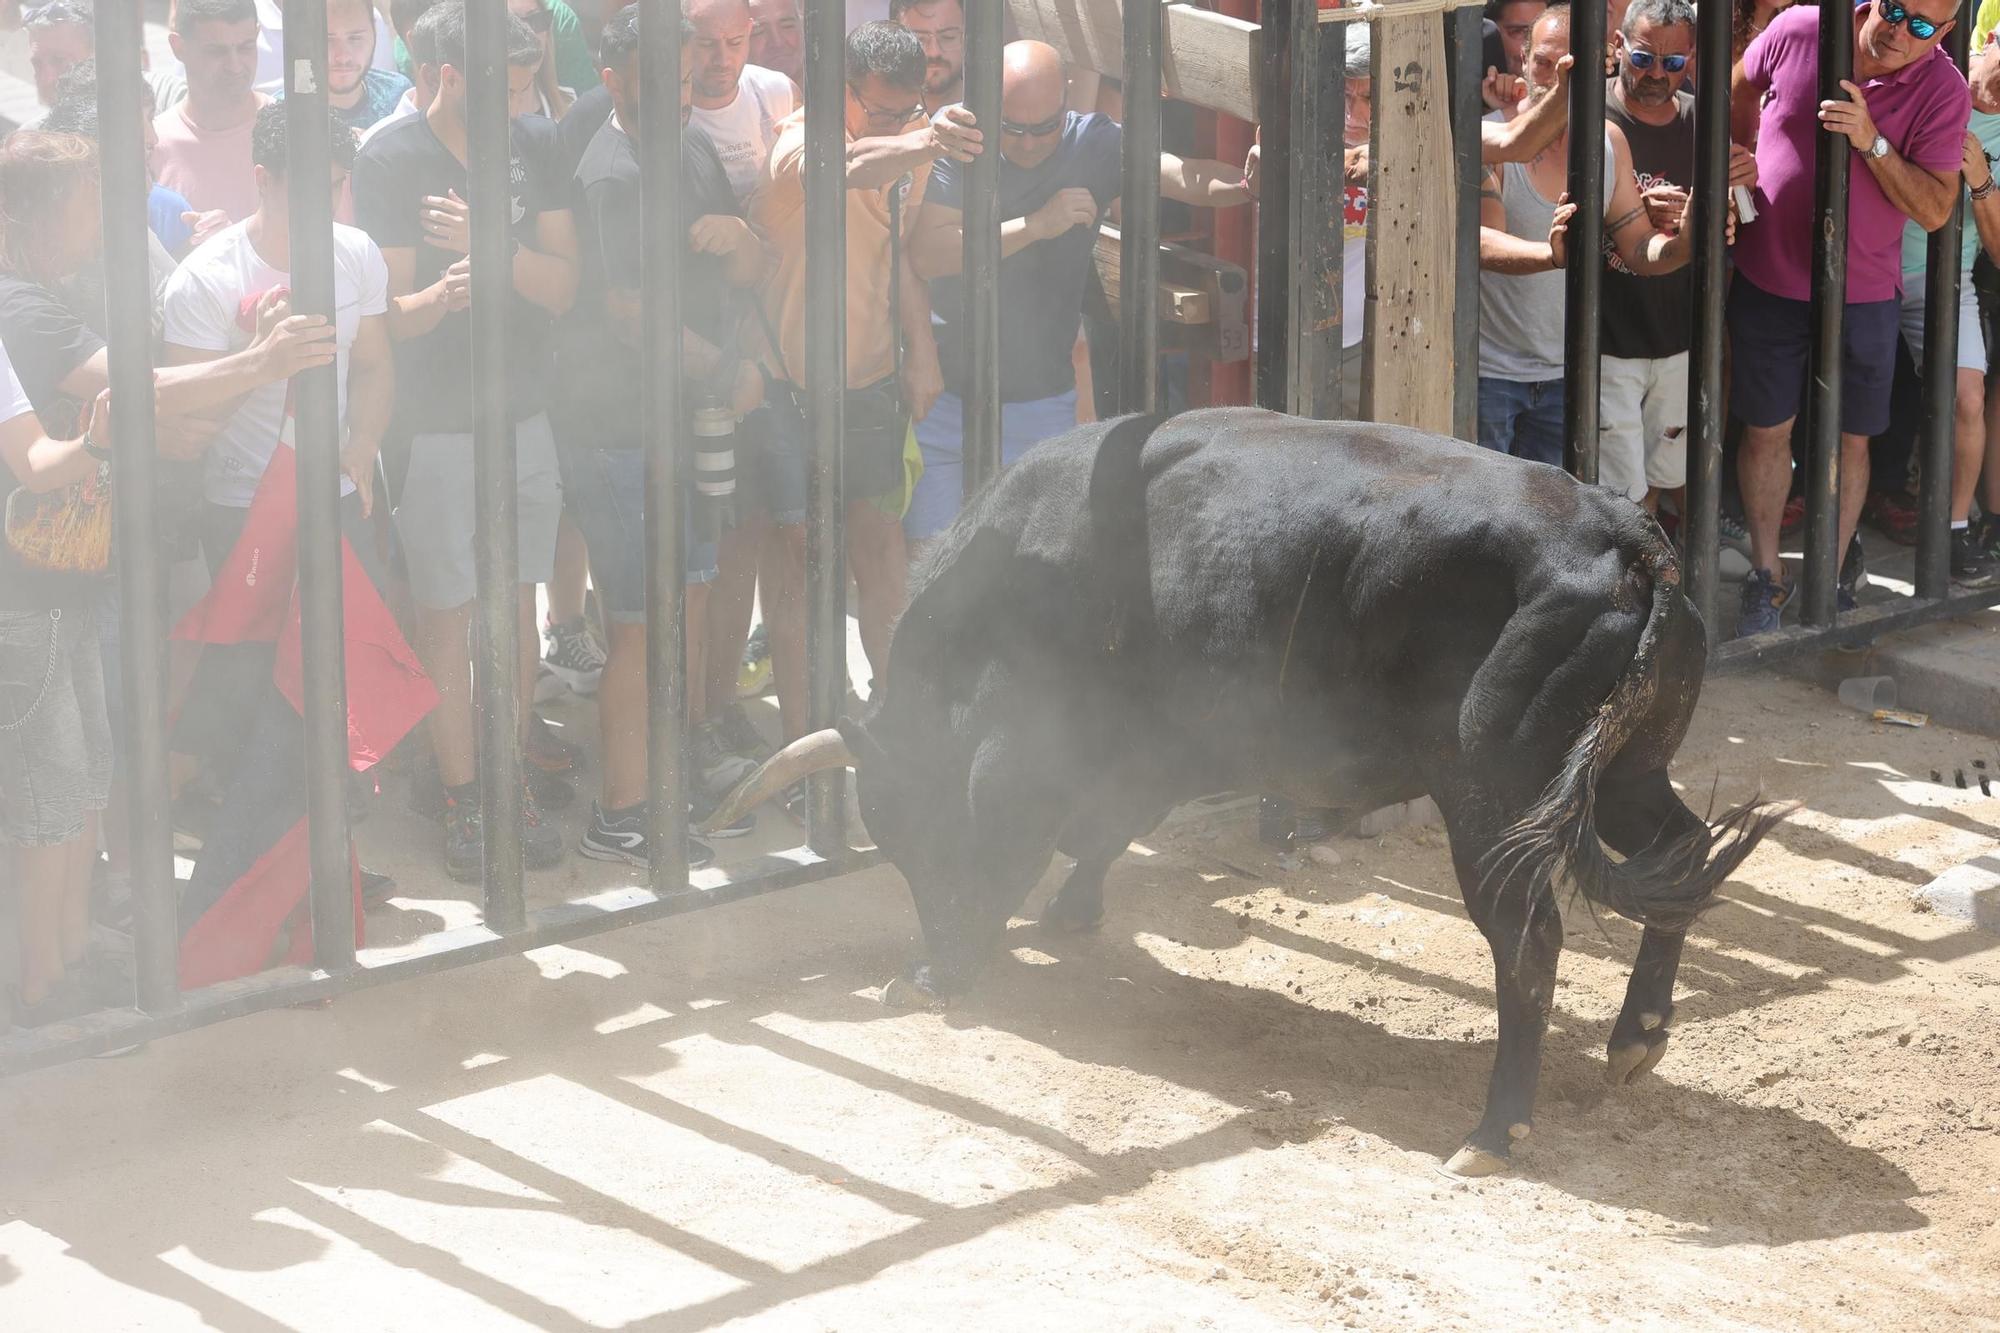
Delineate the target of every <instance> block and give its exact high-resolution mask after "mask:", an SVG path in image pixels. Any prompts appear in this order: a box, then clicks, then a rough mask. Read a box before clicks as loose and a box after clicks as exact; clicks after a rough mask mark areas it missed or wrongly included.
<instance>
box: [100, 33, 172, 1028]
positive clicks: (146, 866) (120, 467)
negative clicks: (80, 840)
mask: <svg viewBox="0 0 2000 1333" xmlns="http://www.w3.org/2000/svg"><path fill="white" fill-rule="evenodd" d="M96 12H97V51H98V58H97V98H98V120H99V126H98V137H99V151H100V152H101V154H102V180H103V185H102V196H103V229H104V305H105V318H106V321H107V322H108V324H109V326H110V327H109V329H108V333H109V342H110V365H111V397H112V401H113V404H114V413H115V418H116V419H115V421H114V422H113V424H112V446H111V447H112V451H113V453H114V454H115V459H114V461H113V463H112V471H113V473H114V474H115V476H116V477H117V487H118V503H117V504H115V505H113V506H112V520H113V522H114V524H115V525H116V529H117V531H116V543H117V551H118V586H119V589H120V593H121V596H120V598H119V601H120V605H121V608H122V612H121V621H120V625H119V647H120V659H119V662H120V672H121V674H122V675H123V677H124V705H125V720H126V737H125V754H124V764H123V768H124V781H125V794H126V808H127V810H128V812H129V818H130V821H131V856H132V913H133V922H132V942H133V946H134V950H135V957H134V965H135V971H136V972H137V974H138V977H137V980H138V1001H139V1007H140V1008H141V1009H144V1010H145V1011H146V1012H148V1013H153V1014H158V1013H165V1012H168V1011H170V1010H173V1009H178V1008H179V1007H180V1005H181V995H180V974H179V968H180V962H179V960H180V923H179V920H178V906H177V903H176V892H175V884H174V858H173V832H172V823H171V814H170V800H171V798H170V795H169V793H168V789H167V678H166V638H167V634H166V586H165V577H164V575H165V570H164V568H163V562H162V561H161V560H160V558H159V552H160V541H159V516H158V512H157V510H156V507H155V505H156V500H155V497H156V496H157V495H158V493H159V490H158V484H157V482H156V480H155V477H156V468H155V466H154V459H155V456H156V455H155V441H154V434H153V348H152V329H153V310H152V305H153V284H152V281H151V277H150V266H149V264H148V262H147V248H148V247H147V244H146V193H147V184H146V181H147V175H146V149H145V145H144V143H143V142H142V140H141V136H140V126H139V121H140V118H141V117H142V116H144V115H146V114H147V112H146V110H145V108H143V107H142V106H141V104H140V100H139V99H140V97H141V95H142V93H143V90H144V88H145V84H144V83H143V82H142V78H141V75H140V73H139V47H138V43H136V42H135V41H133V34H134V33H136V32H138V31H139V28H140V15H141V12H142V10H141V0H100V3H99V4H98V6H97V11H96Z"/></svg>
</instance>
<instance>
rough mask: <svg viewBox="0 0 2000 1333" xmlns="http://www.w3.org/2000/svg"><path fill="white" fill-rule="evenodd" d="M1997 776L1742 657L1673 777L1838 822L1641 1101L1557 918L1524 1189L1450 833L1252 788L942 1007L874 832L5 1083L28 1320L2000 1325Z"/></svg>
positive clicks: (1587, 947) (13, 1287)
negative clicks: (894, 978)
mask: <svg viewBox="0 0 2000 1333" xmlns="http://www.w3.org/2000/svg"><path fill="white" fill-rule="evenodd" d="M1982 760H1983V761H1985V762H1986V763H1987V764H1988V765H1989V767H1990V768H1991V769H1994V770H2000V744H1996V743H1995V742H1992V741H1988V740H1983V739H1980V738H1976V737H1969V736H1963V735H1958V734H1954V733H1951V732H1948V731H1945V730H1942V729H1936V728H1933V729H1930V730H1926V731H1921V732H1908V731H1894V730H1883V729H1880V728H1878V727H1876V726H1875V725H1874V724H1872V723H1869V722H1867V721H1865V720H1863V719H1861V718H1860V717H1858V716H1857V715H1853V714H1846V713H1843V712H1841V711H1840V710H1839V709H1838V707H1837V705H1835V704H1834V702H1833V701H1832V699H1831V697H1830V696H1828V695H1826V694H1824V693H1821V692H1819V691H1816V690H1813V689H1811V688H1809V687H1806V686H1803V685H1798V684H1794V683H1791V682H1786V681H1779V680H1772V679H1763V678H1756V679H1742V680H1729V681H1724V682H1720V683H1717V684H1714V685H1712V686H1711V687H1710V689H1709V692H1708V695H1707V699H1706V701H1705V703H1704V707H1703V710H1702V713H1701V715H1700V717H1699V719H1698V720H1697V723H1696V727H1695V732H1694V735H1693V736H1692V737H1691V739H1690V741H1689V743H1688V745H1687V746H1686V748H1685V749H1684V751H1683V754H1682V760H1681V763H1680V765H1679V768H1678V770H1677V772H1678V776H1679V777H1680V778H1681V779H1682V780H1683V781H1685V782H1686V783H1687V784H1688V785H1689V786H1690V787H1691V788H1694V789H1696V790H1697V791H1698V793H1699V795H1700V799H1701V800H1702V801H1705V800H1706V798H1707V794H1708V789H1709V786H1710V783H1711V782H1712V781H1714V780H1716V779H1717V778H1718V776H1719V781H1720V796H1721V798H1722V799H1724V800H1728V799H1731V798H1733V797H1737V796H1741V795H1743V794H1746V793H1747V792H1749V791H1750V790H1752V789H1754V788H1757V787H1761V788H1762V789H1763V790H1764V791H1765V792H1766V793H1767V794H1770V795H1774V796H1796V797H1800V798H1803V799H1804V800H1805V801H1806V802H1807V803H1808V806H1809V809H1808V811H1807V812H1806V813H1804V814H1802V815H1800V816H1798V817H1797V818H1796V819H1795V820H1794V821H1793V822H1792V823H1790V824H1789V825H1787V826H1785V827H1784V828H1782V829H1781V830H1780V831H1779V832H1778V833H1777V834H1776V835H1775V836H1774V837H1773V838H1772V839H1771V840H1770V841H1769V842H1768V843H1767V844H1766V845H1765V847H1764V849H1763V850H1761V851H1760V852H1759V854H1758V855H1757V856H1756V857H1755V858H1754V859H1753V860H1752V861H1751V862H1750V863H1749V865H1748V866H1747V867H1746V868H1745V870H1744V872H1743V873H1742V875H1741V876H1740V877H1739V878H1738V879H1737V880H1736V881H1734V882H1732V883H1731V884H1730V886H1729V888H1728V891H1727V892H1728V898H1729V901H1728V902H1727V904H1726V905H1724V906H1722V907H1720V908H1719V909H1717V910H1716V911H1715V912H1713V913H1712V914H1711V915H1710V916H1708V917H1707V918H1706V920H1705V921H1704V923H1703V925H1702V927H1701V929H1700V931H1699V933H1698V935H1697V936H1696V937H1695V938H1693V939H1692V940H1691V941H1690V945H1689V949H1688V953H1687V958H1686V962H1685V964H1684V966H1683V968H1682V971H1681V988H1680V995H1679V1000H1678V1004H1679V1013H1678V1017H1677V1020H1676V1035H1675V1038H1674V1044H1673V1049H1672V1050H1671V1051H1670V1052H1669V1054H1668V1057H1667V1059H1666V1060H1665V1061H1664V1062H1663V1063H1662V1064H1661V1066H1660V1067H1659V1069H1658V1070H1657V1072H1656V1073H1655V1074H1654V1075H1653V1076H1651V1077H1649V1078H1648V1079H1646V1080H1645V1081H1644V1082H1643V1083H1642V1084H1641V1085H1640V1086H1637V1087H1634V1088H1631V1089H1625V1090H1620V1091H1617V1092H1611V1091H1609V1090H1607V1089H1606V1087H1605V1086H1604V1084H1603V1083H1602V1082H1601V1073H1602V1070H1603V1057H1602V1047H1603V1043H1604V1040H1605V1037H1606V1035H1607V1032H1608V1029H1609V1026H1610V1023H1611V1019H1612V1017H1613V1014H1614V1012H1615V1010H1616V1007H1617V1004H1618V1000H1619V997H1620V995H1621V994H1622V990H1623V986H1624V980H1625V975H1626V969H1627V966H1628V964H1629V960H1630V958H1631V956H1632V953H1633V950H1634V948H1635V946H1636V932H1635V931H1634V930H1633V929H1631V928H1630V927H1628V926H1627V925H1626V924H1624V923H1623V922H1618V921H1608V922H1606V923H1604V924H1603V925H1602V926H1599V925H1597V924H1593V923H1592V922H1591V921H1590V920H1589V919H1588V917H1587V916H1583V915H1581V914H1579V915H1578V916H1576V917H1574V918H1573V919H1572V921H1571V925H1570V934H1569V944H1570V948H1569V950H1568V951H1567V953H1566V955H1565V957H1564V961H1563V968H1562V984H1561V986H1560V989H1559V990H1558V993H1557V998H1556V1010H1557V1012H1556V1021H1555V1027H1554V1030H1553V1031H1552V1033H1551V1037H1550V1041H1549V1047H1548V1053H1547V1058H1546V1061H1545V1067H1544V1079H1543V1085H1542V1098H1541V1103H1540V1113H1539V1116H1538V1121H1537V1128H1536V1132H1535V1136H1534V1138H1533V1139H1532V1140H1531V1141H1530V1145H1529V1146H1528V1148H1527V1149H1526V1150H1525V1151H1524V1152H1523V1153H1522V1154H1521V1155H1520V1158H1519V1161H1518V1165H1517V1167H1516V1169H1515V1170H1514V1171H1513V1172H1512V1173H1511V1174H1510V1175H1508V1176H1504V1177H1499V1178H1495V1179H1492V1180H1486V1181H1480V1182H1476V1183H1469V1184H1468V1183H1462V1182H1457V1181H1453V1180H1451V1179H1448V1178H1446V1177H1445V1176H1443V1175H1442V1174H1441V1173H1440V1172H1439V1171H1438V1169H1437V1163H1438V1161H1439V1158H1440V1156H1441V1155H1443V1154H1447V1153H1449V1152H1450V1151H1451V1150H1452V1149H1453V1148H1454V1147H1455V1146H1456V1145H1457V1142H1458V1140H1459V1137H1460V1135H1462V1134H1463V1133H1464V1131H1465V1130H1466V1129H1468V1128H1469V1127H1470V1126H1471V1124H1472V1123H1473V1122H1474V1120H1475V1119H1476V1118H1477V1115H1478V1106H1479V1102H1480V1099H1481V1097H1482V1096H1483V1092H1484V1087H1485V1080H1486V1075H1487V1071H1488V1066H1489V1063H1490V1061H1491V1058H1492V1052H1493V1036H1494V1019H1493V1011H1492V996H1491V963H1490V960H1489V957H1488V955H1487V953H1486V950H1485V947H1484V945H1483V943H1482V942H1481V941H1480V939H1479V938H1478V936H1477V934H1476V932H1475V931H1474V930H1473V929H1472V927H1471V926H1470V924H1469V923H1468V922H1467V921H1466V920H1465V918H1464V914H1463V911H1462V909H1461V907H1460V906H1459V903H1458V895H1457V890H1456V887H1455V885H1454V883H1453V881H1452V878H1451V875H1450V872H1449V868H1448V865H1447V861H1446V856H1445V850H1444V847H1443V840H1442V835H1441V833H1440V832H1439V831H1438V830H1435V829H1408V830H1403V831H1400V832H1397V833H1393V834H1390V835H1388V836H1386V837H1385V838H1383V839H1381V840H1379V841H1372V842H1356V841H1346V842H1343V843H1341V844H1339V846H1338V850H1339V852H1340V854H1341V856H1342V861H1341V863H1340V864H1338V865H1334V866H1328V865H1323V864H1320V863H1318V862H1312V861H1308V862H1306V863H1304V864H1303V865H1302V866H1300V867H1299V868H1297V869H1294V870H1289V871H1288V870H1284V869H1282V868H1281V867H1280V866H1279V865H1278V863H1277V862H1276V860H1275V858H1274V857H1272V856H1270V855H1268V854H1267V853H1266V852H1265V851H1264V850H1263V849H1261V848H1260V847H1259V846H1258V845H1257V844H1256V843H1255V841H1254V838H1253V836H1252V832H1253V831H1252V829H1251V828H1250V827H1249V826H1248V825H1247V824H1246V823H1243V822H1240V821H1239V822H1237V823H1233V824H1228V825H1225V826H1224V827H1222V828H1220V829H1217V830H1202V829H1198V828H1192V827H1190V828H1184V829H1182V830H1181V831H1178V832H1173V833H1169V834H1166V835H1163V836H1159V837H1157V838H1155V839H1154V840H1152V841H1150V842H1148V843H1147V844H1145V845H1144V847H1143V849H1138V848H1135V850H1134V851H1133V853H1132V854H1131V855H1130V856H1129V857H1128V858H1127V859H1126V860H1125V862H1124V863H1122V864H1121V865H1120V866H1119V867H1118V868H1117V870H1116V871H1115V872H1114V875H1113V880H1112V891H1111V894H1110V916H1109V919H1108V920H1107V922H1106V925H1105V927H1104V929H1103V931H1102V933H1101V934H1100V935H1098V936H1096V937H1094V938H1090V939H1084V940H1068V941H1062V942H1057V943H1051V942H1049V941H1046V940H1044V939H1042V938H1041V937H1040V936H1039V935H1038V934H1037V933H1036V932H1035V931H1034V930H1033V929H1032V928H1031V927H1030V926H1028V925H1027V924H1026V923H1019V924H1018V925H1017V928H1016V929H1015V931H1014V933H1013V936H1012V938H1011V940H1010V944H1011V945H1012V946H1013V947H1012V953H1011V956H1010V957H1009V958H1007V959H1004V960H1002V962H1001V963H1000V965H999V966H998V967H997V968H996V970H995V973H994V975H993V977H992V979H991V981H990V983H989V984H988V985H987V986H986V987H985V988H984V989H983V990H982V991H981V992H980V993H979V995H978V996H977V997H976V998H975V999H974V1000H972V1001H971V1002H969V1003H967V1004H965V1005H964V1006H962V1007H961V1008H960V1009H958V1010H955V1011H953V1012H952V1013H949V1014H946V1015H942V1016H939V1015H931V1014H903V1013H892V1012H890V1011H888V1010H886V1009H884V1008H883V1007H882V1006H881V1005H879V1004H878V1003H877V1002H876V1000H875V998H874V992H875V988H877V987H878V986H879V985H880V984H881V983H882V982H883V981H884V980H885V979H887V977H888V976H890V975H891V973H892V972H893V971H894V970H895V969H896V968H897V967H899V966H900V965H901V964H902V963H903V962H904V961H905V960H906V959H907V958H908V957H909V956H910V954H911V952H912V950H913V949H914V947H915V940H914V934H915V926H914V919H913V916H912V914H911V911H910V908H909V904H908V899H907V894H906V893H905V891H904V889H903V887H902V884H901V881H900V880H899V879H898V878H897V877H896V876H895V875H894V873H893V872H891V871H887V870H882V871H876V872H871V873H869V874H866V875H860V876H855V877H851V878H849V879H847V880H845V881H841V882H838V883H832V884H826V885H821V886H817V887H812V888H807V889H802V890H797V891H793V892H790V893H785V894H778V895H773V896H771V897H767V898H763V899H759V900H756V901H753V902H750V903H746V904H743V905H740V906H737V907H733V908H725V909H720V910H716V911H710V912H705V913H700V914H697V915H695V916H693V917H688V918H682V919H679V920H676V921H673V922H667V923H663V924H660V925H657V926H651V927H644V928H639V929H634V930H628V931H624V932H620V933H617V934H613V935H609V936H605V937H602V938H600V939H597V940H594V941H589V942H586V943H585V944H584V945H583V946H581V947H574V948H559V949H550V950H544V951H541V952H539V953H537V954H534V955H531V956H529V957H527V958H521V959H510V960H505V961H501V962H495V963H490V964H486V965H483V966H481V967H478V968H475V969H471V970H469V971H464V972H460V973H457V974H454V975H449V976H443V977H437V978H432V979H428V980H424V981H418V982H412V983H408V984H404V985H400V986H394V987H389V988H385V989H380V990H375V991H371V992H366V993H363V994H359V995H356V996H352V997H349V998H347V999H344V1000H342V1001H340V1002H338V1003H337V1004H335V1005H334V1006H333V1007H332V1008H330V1009H326V1010H319V1011H281V1012H276V1013H271V1014H266V1015H262V1016H258V1017H254V1018H249V1019H244V1020H240V1021H237V1022H234V1023H228V1024H224V1025H221V1026H219V1027H214V1028H210V1029H207V1030H204V1031H201V1032H196V1033H192V1034H188V1035H186V1036H182V1037H178V1038H174V1039H171V1040H167V1041H162V1042H159V1043H156V1044H155V1045H154V1046H153V1047H152V1048H150V1049H149V1050H147V1051H146V1052H144V1053H142V1054H140V1055H138V1056H135V1057H132V1058H130V1059H126V1060H121V1061H102V1062H84V1063H81V1064H76V1065H71V1066H67V1067H64V1068H59V1069H55V1070H51V1071H47V1072H44V1073H40V1074H35V1075H30V1076H25V1077H21V1078H17V1079H14V1080H12V1081H10V1082H7V1083H5V1084H0V1125H5V1126H6V1127H7V1130H6V1134H5V1137H4V1141H0V1327H4V1328H6V1329H7V1330H9V1331H10V1333H26V1331H28V1330H42V1329H76V1328H90V1329H114V1328H180V1327H192V1326H203V1325H207V1326H213V1327H217V1328H224V1329H244V1330H264V1329H275V1328H304V1329H341V1330H350V1329H426V1330H434V1329H440V1328H450V1329H458V1328H496V1327H523V1326H531V1327H537V1328H552V1329H574V1328H586V1327H591V1328H596V1327H606V1328H609V1327H623V1326H629V1325H637V1326H642V1327H645V1328H658V1329H707V1328H714V1327H720V1326H729V1325H743V1326H756V1327H768V1328H781V1329H791V1328H802V1329H821V1328H826V1329H840V1328H848V1329H861V1328H866V1329H870V1330H880V1329H891V1330H893V1329H902V1328H911V1329H923V1330H926V1333H929V1331H931V1330H935V1329H937V1328H939V1327H944V1328H952V1329H960V1328H975V1329H1068V1328H1079V1329H1081V1328H1090V1329H1102V1328H1117V1329H1183V1328H1201V1329H1274V1328H1334V1327H1342V1326H1353V1327H1363V1328H1436V1327H1446V1328H1459V1327H1465V1328H1473V1327H1477V1328H1494V1327H1525V1326H1530V1325H1532V1326H1535V1327H1538V1328H1596V1327H1603V1326H1618V1327H1668V1326H1672V1327H1676V1328H1681V1327H1694V1328H1747V1327H1762V1328H1780V1327H1782V1328H1797V1327H1813V1328H1836V1329H1837V1328H1870V1329H1880V1328H1885V1327H1887V1328H1936V1329H1950V1330H1959V1329H1968V1328H1978V1327H2000V1318H1996V1315H1997V1314H2000V1221H1996V1218H2000V1059H1996V1056H2000V1035H1996V1018H2000V938H1996V937H1995V936H1992V935H1989V934H1984V933H1980V932H1977V931H1972V930H1968V929H1964V928H1961V927H1959V926H1958V925H1956V924H1955V923H1952V922H1947V921H1944V920H1941V919H1939V918H1938V917H1936V916H1932V915H1925V914H1919V913H1917V912H1915V911H1913V910H1912V909H1911V907H1910V906H1909V902H1908V896H1909V890H1910V889H1911V887H1912V886H1914V885H1916V884H1919V883H1922V882H1923V881H1924V880H1926V879H1928V878H1929V877H1930V876H1931V875H1932V874H1933V873H1935V872H1937V871H1939V870H1942V869H1944V868H1946V867H1947V866H1950V865H1953V864H1956V863H1958V862H1959V861H1962V860H1965V859H1967V858H1968V857H1970V856H1972V855H1974V854H1977V853H1980V852H1983V851H1986V850H1989V849H1990V848H1991V847H1992V845H1993V843H1994V841H1995V839H1996V833H2000V804H1995V803H1994V802H1993V801H1992V800H1990V799H1988V798H1985V797H1982V795H1981V794H1980V792H1979V791H1978V789H1977V785H1976V779H1977V775H1978V773H1979V770H1978V769H1977V768H1976V767H1975V763H1976V762H1977V761H1982ZM1961 768H1962V769H1964V770H1965V771H1966V774H1967V777H1968V780H1969V782H1970V783H1971V785H1970V786H1969V787H1968V789H1966V790H1960V789H1958V788H1957V787H1956V786H1955V785H1953V775H1954V772H1955V771H1956V770H1958V769H1961ZM1932 770H1937V771H1938V772H1939V774H1940V776H1941V777H1942V779H1943V781H1942V782H1941V783H1938V782H1933V781H1932V780H1931V772H1932ZM1698 803H1699V802H1698ZM1054 880H1055V877H1054V876H1053V875H1052V876H1051V880H1050V883H1049V885H1048V887H1049V888H1053V884H1054ZM544 891H545V892H546V891H547V886H544ZM1039 901H1040V898H1039V896H1038V897H1037V898H1035V899H1031V908H1032V907H1033V906H1034V905H1036V904H1038V903H1039ZM450 914H452V907H451V903H450V902H449V901H448V900H440V901H438V902H432V903H423V902H419V901H417V900H414V899H399V900H397V902H396V903H395V904H394V905H392V907H390V908H389V909H387V910H385V911H384V912H381V913H377V914H376V915H375V917H374V918H371V929H372V930H374V931H376V933H377V935H378V936H380V935H382V934H389V935H394V934H397V933H399V932H398V931H397V930H396V927H397V925H398V924H399V922H400V923H401V924H403V925H404V927H405V928H406V929H407V928H408V926H409V925H410V923H412V922H416V921H419V920H424V919H427V918H428V917H429V916H434V915H450Z"/></svg>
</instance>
